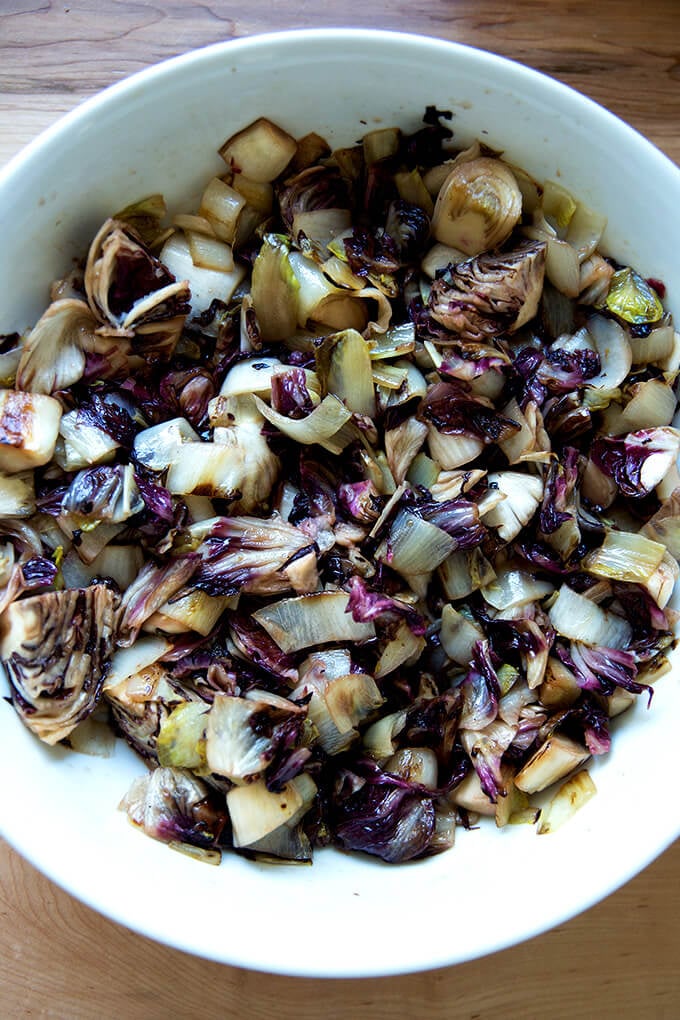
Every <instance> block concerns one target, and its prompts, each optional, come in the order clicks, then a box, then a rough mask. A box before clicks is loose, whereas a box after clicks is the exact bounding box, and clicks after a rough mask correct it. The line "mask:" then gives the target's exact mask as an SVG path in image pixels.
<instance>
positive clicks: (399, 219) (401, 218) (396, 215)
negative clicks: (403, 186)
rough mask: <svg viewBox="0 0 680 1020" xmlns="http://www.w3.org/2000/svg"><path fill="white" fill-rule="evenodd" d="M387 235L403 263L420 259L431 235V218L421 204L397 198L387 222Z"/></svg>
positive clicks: (388, 214)
mask: <svg viewBox="0 0 680 1020" xmlns="http://www.w3.org/2000/svg"><path fill="white" fill-rule="evenodd" d="M385 236H386V237H389V238H390V240H391V241H392V244H393V246H394V250H395V251H396V253H397V256H398V258H399V260H400V263H401V265H409V264H412V263H414V262H416V261H417V260H419V259H420V257H421V255H422V253H423V250H424V248H425V245H426V244H427V241H428V239H429V236H430V218H429V216H428V215H427V213H426V212H425V211H424V210H423V209H421V207H420V206H419V205H413V203H412V202H406V201H404V200H403V199H396V200H395V201H394V202H392V203H391V204H390V207H389V209H388V211H387V221H386V223H385Z"/></svg>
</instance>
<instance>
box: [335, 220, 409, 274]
mask: <svg viewBox="0 0 680 1020" xmlns="http://www.w3.org/2000/svg"><path fill="white" fill-rule="evenodd" d="M344 246H345V254H346V256H347V262H348V263H349V267H350V269H351V270H352V272H353V273H354V275H355V276H360V277H364V276H368V275H369V274H374V275H378V276H382V275H389V274H391V273H394V272H396V270H397V269H399V266H400V265H401V259H400V255H399V250H398V248H397V245H396V243H395V241H394V240H393V239H392V238H391V237H390V236H389V235H387V234H385V233H384V231H382V230H379V231H377V232H376V233H375V234H374V233H371V231H370V230H368V229H367V228H366V227H360V226H355V227H353V229H352V234H351V236H350V237H346V238H345V240H344Z"/></svg>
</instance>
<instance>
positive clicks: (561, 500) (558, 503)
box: [538, 446, 579, 535]
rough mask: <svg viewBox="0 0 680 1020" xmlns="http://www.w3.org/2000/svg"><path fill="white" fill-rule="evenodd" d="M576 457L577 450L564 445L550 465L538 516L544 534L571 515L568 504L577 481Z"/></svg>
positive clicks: (571, 501)
mask: <svg viewBox="0 0 680 1020" xmlns="http://www.w3.org/2000/svg"><path fill="white" fill-rule="evenodd" d="M578 458H579V452H578V450H577V449H575V448H574V447H573V446H566V447H565V448H564V453H563V456H562V458H561V459H560V460H559V461H553V463H552V464H551V465H550V470H549V471H548V477H547V479H546V483H545V489H544V493H543V502H542V504H541V509H540V511H539V517H538V522H539V529H540V530H541V532H542V533H543V534H544V535H552V534H553V533H554V532H555V531H557V529H558V528H559V527H560V526H561V525H562V524H565V523H566V521H568V520H569V519H570V518H571V517H572V516H573V512H572V508H571V506H570V505H571V504H572V503H573V500H572V495H573V492H574V488H575V486H576V482H577V481H578Z"/></svg>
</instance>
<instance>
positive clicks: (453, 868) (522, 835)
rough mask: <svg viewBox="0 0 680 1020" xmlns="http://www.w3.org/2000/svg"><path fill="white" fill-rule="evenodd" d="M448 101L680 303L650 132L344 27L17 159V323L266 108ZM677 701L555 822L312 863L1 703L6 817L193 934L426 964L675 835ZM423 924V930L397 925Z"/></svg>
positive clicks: (140, 906) (168, 930)
mask: <svg viewBox="0 0 680 1020" xmlns="http://www.w3.org/2000/svg"><path fill="white" fill-rule="evenodd" d="M431 104H435V105H436V106H437V107H439V108H440V109H447V110H451V111H452V112H453V115H454V116H453V121H452V127H453V129H454V131H455V142H456V143H459V144H463V143H467V142H470V141H472V140H473V139H474V138H476V137H479V138H480V139H482V140H483V141H485V142H486V143H487V144H489V145H491V146H493V147H494V148H498V149H502V150H504V151H505V153H506V155H507V157H508V158H509V159H510V160H511V161H512V162H514V163H517V164H518V165H520V166H522V167H524V168H525V169H527V170H528V171H529V172H530V173H532V174H533V175H534V176H535V177H536V178H537V179H539V180H543V179H546V178H556V179H558V180H560V181H561V182H562V183H563V184H564V185H565V186H566V187H568V188H569V189H570V190H572V191H573V192H574V193H575V194H576V195H577V196H578V197H580V198H581V199H582V200H584V201H585V202H587V203H589V204H591V205H592V206H593V207H594V208H596V209H598V210H601V211H602V212H604V213H605V214H606V215H607V217H608V220H609V226H608V228H607V234H606V245H605V246H606V248H607V250H608V251H609V252H610V253H611V254H614V255H616V257H617V258H619V259H620V260H621V261H623V262H631V263H632V264H633V265H635V266H636V267H637V268H639V269H640V270H641V271H642V272H643V273H644V274H645V275H648V276H654V277H657V278H660V279H662V280H664V282H665V283H666V285H667V288H668V304H669V307H670V308H671V310H673V311H674V312H675V314H676V316H680V261H679V260H678V259H677V253H676V237H677V234H678V229H677V228H678V226H679V225H680V173H679V172H678V170H677V169H676V168H675V167H674V166H673V165H672V164H671V163H670V162H669V161H668V160H667V159H666V158H665V157H664V156H662V155H661V154H660V153H658V152H657V151H656V150H655V149H654V148H653V147H652V146H651V145H650V144H649V143H647V142H645V141H644V140H643V139H642V138H641V137H640V136H639V135H637V134H636V133H635V132H633V131H632V130H631V129H630V128H628V127H626V126H625V125H623V124H622V123H621V122H619V121H617V120H616V119H615V118H614V117H613V116H612V115H610V114H607V113H605V111H603V110H601V109H600V108H599V107H597V106H595V105H594V104H592V103H590V102H589V101H587V100H585V99H583V98H582V97H580V96H578V95H577V94H575V93H573V92H571V91H570V90H568V89H566V88H565V87H563V86H560V85H557V84H556V83H554V82H552V81H551V80H549V79H546V78H544V77H542V76H540V75H538V74H536V73H535V72H531V71H528V70H527V69H525V68H522V67H519V66H518V65H514V64H511V63H509V62H507V61H503V60H501V59H499V58H497V57H493V56H491V55H489V54H484V53H480V52H478V51H474V50H470V49H468V48H466V47H459V46H455V45H453V44H447V43H442V42H439V41H436V40H433V39H425V38H418V37H410V36H402V35H397V34H389V33H376V32H366V31H361V32H359V31H357V32H354V31H351V30H330V31H319V32H295V33H284V34H281V35H276V36H264V37H259V38H253V39H248V40H242V41H238V42H234V43H228V44H224V45H219V46H217V47H211V48H208V49H207V50H203V51H199V52H198V53H194V54H189V55H187V56H186V57H182V58H178V59H177V60H174V61H170V62H168V63H167V64H165V65H160V66H159V67H157V68H154V69H152V70H151V71H148V72H144V73H142V74H141V75H138V76H136V77H135V78H133V79H131V80H129V81H127V82H124V83H122V84H121V85H119V86H116V87H114V88H113V89H111V90H109V92H108V93H105V94H104V95H103V96H100V97H98V98H96V99H95V100H93V101H90V102H89V103H87V104H85V105H84V106H83V107H82V108H80V109H79V110H78V111H76V112H75V113H74V114H71V115H69V116H68V117H66V118H65V119H63V120H62V121H61V122H60V123H59V124H58V125H56V126H55V127H54V128H52V129H50V130H49V131H48V132H47V133H46V134H45V135H44V136H42V137H41V138H40V139H39V140H37V141H36V142H35V143H33V144H32V145H31V146H29V148H28V149H27V150H26V151H25V152H24V153H23V154H21V155H20V156H19V157H17V158H16V159H15V160H14V161H13V162H12V163H11V164H10V165H9V167H8V168H6V170H5V171H4V173H3V174H2V175H0V224H1V228H2V234H3V236H4V237H5V238H6V239H7V238H11V245H7V246H6V251H7V252H8V253H11V257H8V258H6V260H5V270H4V271H5V279H4V284H5V286H4V288H3V290H4V307H3V314H2V323H1V328H2V330H3V332H4V331H9V330H11V329H23V328H25V327H27V326H29V325H31V324H32V322H33V321H34V320H35V319H36V318H37V316H38V315H39V313H40V312H41V310H42V309H44V307H45V305H46V303H47V288H48V285H49V282H50V280H51V279H52V278H54V277H56V276H57V275H59V274H60V273H63V271H64V270H65V269H66V268H68V267H69V265H70V260H71V259H72V258H73V257H74V256H76V255H77V254H79V253H82V252H83V250H84V248H85V247H86V246H87V244H88V242H89V240H90V239H91V237H92V235H93V233H94V231H95V229H96V228H97V227H98V226H99V224H100V223H101V221H102V220H103V219H104V218H105V217H106V216H107V215H110V214H111V213H112V212H113V211H114V210H116V209H118V208H121V207H122V206H124V205H126V204H127V203H129V202H131V201H134V200H135V199H138V198H140V197H142V196H144V195H146V194H149V193H151V192H158V191H160V192H163V193H164V194H165V196H166V199H167V200H168V203H169V205H170V207H171V209H174V210H180V209H184V210H186V209H188V208H191V207H192V202H193V200H194V198H195V197H196V196H197V194H198V193H199V191H200V189H201V186H202V184H204V182H205V181H206V179H207V178H208V177H209V176H210V175H212V174H213V173H215V172H219V170H220V168H221V167H222V166H223V164H222V163H221V161H220V159H219V157H218V156H217V154H216V149H217V147H218V145H219V144H220V143H221V142H222V141H223V140H224V139H225V138H226V137H227V136H228V135H229V134H231V133H232V132H233V131H235V130H236V129H238V128H240V127H242V126H244V125H245V124H247V123H249V122H250V121H252V120H254V119H255V118H256V117H258V116H261V115H266V116H268V117H269V118H270V119H272V120H274V121H276V122H278V123H280V124H281V125H282V126H283V127H285V128H286V129H287V130H288V131H290V132H291V133H292V134H294V135H301V134H304V133H306V132H307V131H311V130H314V131H317V132H318V133H320V134H322V135H325V136H326V137H327V138H328V140H329V141H330V143H331V144H332V145H334V146H336V145H344V144H352V143H353V142H354V141H355V140H357V139H359V138H360V137H361V136H362V135H363V134H364V133H366V131H368V130H370V129H371V128H373V127H379V126H391V125H395V124H397V125H399V126H401V127H403V128H405V129H407V130H413V129H415V128H416V127H417V126H418V125H419V124H420V121H421V117H422V113H423V111H424V109H425V107H426V106H427V105H431ZM2 693H5V692H4V691H3V692H2ZM678 712H680V681H679V678H678V672H677V670H676V671H674V672H673V673H672V674H671V675H669V676H668V677H666V678H664V680H663V681H662V682H661V683H660V684H659V687H658V690H657V691H656V694H655V697H654V701H653V707H652V709H651V710H650V711H647V710H646V708H645V705H644V704H642V703H640V704H638V705H636V707H635V708H634V709H633V710H632V711H631V712H629V713H628V714H626V715H625V716H624V717H623V718H622V719H621V720H619V721H618V722H617V723H616V724H615V727H614V742H613V751H612V753H611V754H610V755H609V756H608V758H607V760H606V761H605V762H599V761H597V762H594V763H593V765H592V768H591V774H592V776H593V778H594V780H595V783H596V785H597V788H598V796H597V797H596V798H594V799H593V800H592V801H591V802H590V803H589V804H588V805H587V806H586V807H585V808H584V809H583V810H582V811H580V812H579V813H578V815H576V817H575V818H574V819H573V820H572V821H571V822H570V824H569V825H567V826H565V827H564V828H563V829H561V830H560V831H559V832H558V833H556V834H555V835H553V836H546V837H541V838H537V836H536V834H535V831H534V830H533V829H531V828H529V827H523V826H519V827H509V828H508V829H504V830H496V829H495V828H494V826H493V824H482V826H481V827H480V829H479V830H477V831H472V832H468V833H461V834H460V836H459V838H458V840H457V845H456V846H455V847H454V849H453V850H452V851H450V852H448V853H446V854H443V855H441V856H439V857H435V858H432V859H429V860H425V861H421V862H417V863H412V864H409V865H402V866H399V867H390V866H387V865H383V864H381V863H380V862H378V861H374V860H372V859H369V858H358V857H357V858H352V857H349V856H346V855H343V854H342V853H339V852H337V851H333V850H327V851H323V852H319V853H318V854H317V856H316V859H315V862H314V865H313V866H312V867H311V868H309V867H279V868H273V867H267V866H263V865H258V864H253V863H250V862H247V861H245V860H242V859H239V858H237V857H229V856H226V857H225V861H224V862H223V864H222V866H221V867H220V868H210V867H205V866H202V865H200V864H197V863H195V862H193V861H190V860H188V859H186V858H184V857H182V856H181V855H179V854H174V853H172V852H170V851H169V850H168V849H167V848H165V847H163V846H161V845H160V844H157V843H154V842H153V841H151V840H149V839H146V838H144V837H143V836H141V835H140V834H139V833H137V832H136V831H134V830H133V829H132V827H131V826H129V825H128V823H127V821H126V819H125V817H124V815H123V814H121V813H120V812H118V811H117V810H116V808H117V805H118V802H119V801H120V798H121V797H122V795H123V793H124V792H125V791H126V789H127V787H128V785H129V783H130V781H131V779H132V778H133V777H134V776H135V775H138V774H141V772H142V771H143V768H144V766H143V765H142V763H141V761H140V760H139V759H137V758H136V756H135V755H134V754H133V753H132V752H131V751H129V750H128V749H127V748H126V747H125V746H123V745H122V744H120V743H119V745H118V746H117V748H116V752H115V755H114V756H113V758H111V759H98V758H89V757H85V756H82V755H76V754H73V753H70V752H66V751H64V750H62V749H54V750H50V749H48V748H46V747H44V746H42V745H40V744H39V743H38V742H37V741H36V740H34V739H33V738H32V737H31V736H30V734H29V733H28V732H27V731H26V730H25V729H24V728H23V727H22V726H21V725H20V723H19V721H18V719H17V718H16V716H15V714H14V712H13V710H12V709H11V707H10V706H9V705H7V704H6V703H5V702H4V701H2V702H0V739H1V740H2V743H3V747H4V752H5V753H4V761H5V768H6V781H5V784H4V785H5V793H4V803H3V807H2V812H1V817H0V827H1V828H2V831H3V833H4V835H5V836H6V837H7V838H8V839H9V840H10V842H12V843H13V844H14V845H15V846H16V847H17V848H18V849H19V850H20V851H21V852H22V853H23V854H24V855H25V856H27V857H28V858H29V859H30V860H31V861H32V862H33V863H35V864H36V865H37V866H38V867H39V868H41V870H43V871H44V872H46V873H47V874H48V875H49V876H50V877H51V878H53V879H54V880H55V881H57V882H58V883H59V884H61V885H62V886H64V887H65V888H66V889H68V890H69V891H71V892H72V893H74V894H75V895H77V896H78V897H80V898H81V899H83V900H84V901H86V902H87V903H89V904H90V905H92V906H94V907H95V908H97V909H98V910H100V911H102V912H103V913H105V914H107V915H109V916H110V917H112V918H114V919H116V920H118V921H120V922H122V923H124V924H126V925H128V926H129V927H131V928H134V929H136V930H138V931H140V932H143V933H144V934H147V935H149V936H151V937H153V938H157V939H159V940H161V941H164V942H168V943H170V944H172V945H174V946H177V947H179V948H181V949H185V950H187V951H190V952H195V953H198V954H201V955H204V956H206V957H210V958H212V959H215V960H221V961H225V962H229V963H233V964H238V965H242V966H247V967H254V968H259V969H264V970H271V971H275V972H281V973H289V974H303V975H317V976H319V975H332V976H344V975H351V976H361V975H374V974H389V973H398V972H403V971H408V970H418V969H423V968H427V967H434V966H440V965H445V964H449V963H454V962H459V961H462V960H466V959H470V958H472V957H474V956H477V955H481V954H483V953H487V952H491V951H493V950H496V949H499V948H502V947H504V946H507V945H509V944H511V943H513V942H516V941H519V940H521V939H523V938H526V937H529V936H531V935H534V934H536V933H538V932H541V931H543V930H545V929H547V928H548V927H550V926H552V925H554V924H556V923H558V922H560V921H562V920H564V919H565V918H566V917H568V916H571V915H572V914H574V913H576V912H578V911H579V910H581V909H584V908H585V907H587V906H589V905H590V904H592V903H593V902H595V901H596V900H598V899H599V898H601V897H602V896H604V895H606V894H607V893H609V892H610V891H612V890H613V889H614V888H616V887H617V886H618V885H620V884H621V883H622V882H624V881H625V880H627V879H628V878H629V877H631V876H632V875H633V874H634V873H635V872H636V871H638V870H639V869H640V868H641V867H643V866H644V865H645V864H646V863H648V862H649V861H650V860H651V859H652V858H653V857H654V856H655V855H656V854H657V853H659V852H660V851H661V850H662V849H664V848H665V847H666V846H667V845H668V844H669V843H670V842H671V841H672V839H674V838H675V837H676V836H677V835H678V832H680V819H679V818H678V814H677V812H675V813H674V812H673V811H672V810H669V808H668V802H667V801H668V799H667V794H666V790H665V782H664V780H665V773H666V770H667V767H668V757H669V751H668V747H669V744H670V741H671V740H672V739H673V736H674V735H673V733H672V729H671V727H672V725H673V720H674V718H675V717H676V716H677V714H678ZM405 926H408V930H409V931H410V932H411V933H417V935H416V936H414V935H413V934H410V935H409V936H408V937H403V936H400V935H399V934H397V935H396V937H395V935H394V934H393V933H399V932H400V931H402V929H403V928H405ZM291 928H292V929H293V930H292V931H291ZM310 935H311V936H312V937H310Z"/></svg>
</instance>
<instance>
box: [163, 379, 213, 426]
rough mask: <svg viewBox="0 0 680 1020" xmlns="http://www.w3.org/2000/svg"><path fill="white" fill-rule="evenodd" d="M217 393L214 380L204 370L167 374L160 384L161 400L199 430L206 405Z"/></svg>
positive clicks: (206, 408)
mask: <svg viewBox="0 0 680 1020" xmlns="http://www.w3.org/2000/svg"><path fill="white" fill-rule="evenodd" d="M216 392H217V389H216V386H215V380H214V379H213V377H212V375H211V374H210V372H208V371H207V370H206V369H204V368H187V369H184V370H182V371H176V372H168V374H167V375H165V376H164V377H163V378H162V379H161V382H160V386H159V393H160V396H161V399H162V400H163V401H164V402H165V403H166V404H168V406H170V407H174V408H176V412H177V413H178V414H180V415H182V417H184V418H186V419H187V420H188V421H189V422H191V424H192V425H193V426H194V428H200V427H201V425H202V423H203V421H204V419H205V416H206V414H207V413H208V404H209V403H210V401H211V400H212V398H213V397H214V396H215V394H216Z"/></svg>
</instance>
